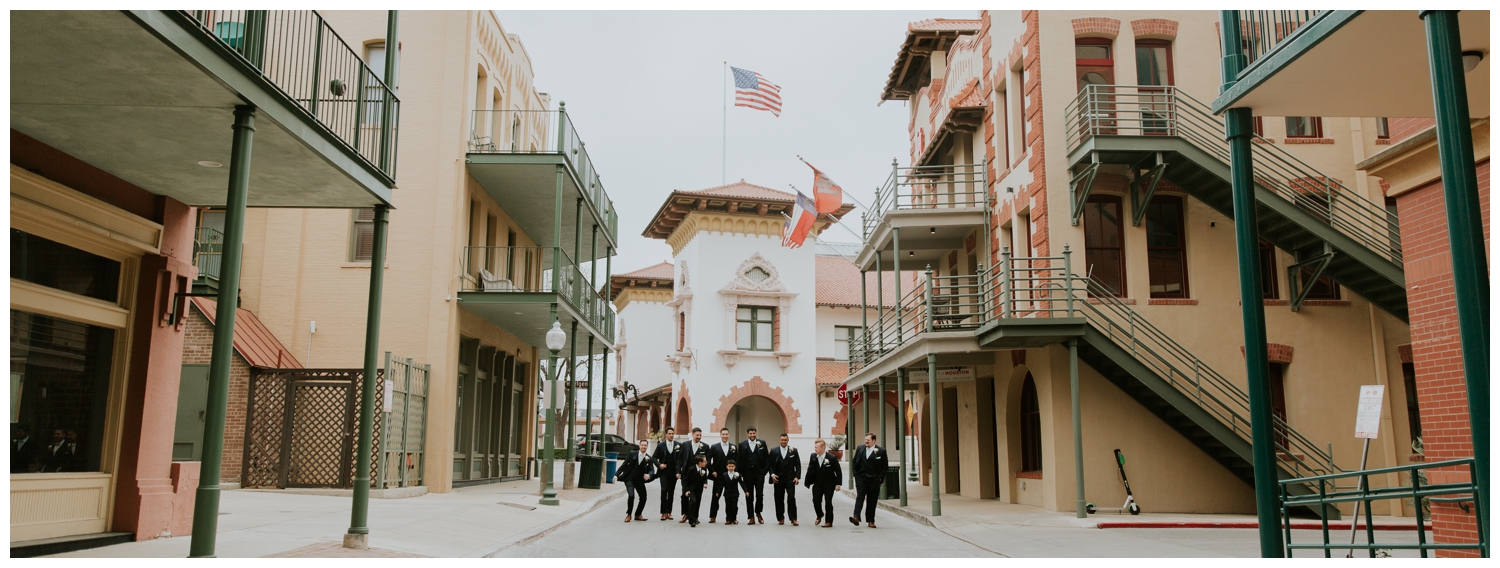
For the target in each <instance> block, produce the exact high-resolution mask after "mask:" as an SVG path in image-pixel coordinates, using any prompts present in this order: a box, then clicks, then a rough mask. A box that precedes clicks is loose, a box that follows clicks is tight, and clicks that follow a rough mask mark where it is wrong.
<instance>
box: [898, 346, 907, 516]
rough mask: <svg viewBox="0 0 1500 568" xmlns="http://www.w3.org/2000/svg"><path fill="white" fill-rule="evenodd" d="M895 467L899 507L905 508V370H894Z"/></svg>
mask: <svg viewBox="0 0 1500 568" xmlns="http://www.w3.org/2000/svg"><path fill="white" fill-rule="evenodd" d="M896 451H899V452H901V455H900V459H899V460H897V462H896V467H897V468H899V469H900V470H901V475H900V476H899V477H898V479H900V480H901V506H902V507H905V506H906V460H907V459H908V458H907V457H906V369H896Z"/></svg>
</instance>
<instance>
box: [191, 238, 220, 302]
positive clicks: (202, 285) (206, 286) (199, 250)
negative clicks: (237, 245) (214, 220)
mask: <svg viewBox="0 0 1500 568" xmlns="http://www.w3.org/2000/svg"><path fill="white" fill-rule="evenodd" d="M223 254H224V234H223V233H220V232H219V231H218V230H217V229H214V228H213V227H198V230H197V232H196V233H194V235H193V266H196V267H198V279H197V280H194V281H193V292H194V293H196V294H205V293H213V292H218V291H219V266H220V264H221V263H222V262H223Z"/></svg>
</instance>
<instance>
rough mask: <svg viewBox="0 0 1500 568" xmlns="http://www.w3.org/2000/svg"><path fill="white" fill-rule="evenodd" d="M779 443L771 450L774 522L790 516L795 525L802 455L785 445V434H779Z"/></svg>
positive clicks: (781, 521)
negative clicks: (774, 507)
mask: <svg viewBox="0 0 1500 568" xmlns="http://www.w3.org/2000/svg"><path fill="white" fill-rule="evenodd" d="M780 441H781V445H779V446H777V447H776V449H774V450H771V454H770V460H771V461H770V463H771V470H770V471H771V488H772V489H771V500H772V501H775V502H776V524H778V525H779V524H783V523H785V522H786V521H784V520H783V519H786V518H791V520H792V526H794V527H795V526H797V482H798V481H800V480H801V479H802V456H799V455H797V449H796V448H793V447H791V446H789V445H787V437H786V434H782V435H781V440H780Z"/></svg>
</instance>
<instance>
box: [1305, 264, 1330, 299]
mask: <svg viewBox="0 0 1500 568" xmlns="http://www.w3.org/2000/svg"><path fill="white" fill-rule="evenodd" d="M1312 272H1313V269H1312V267H1311V266H1308V267H1304V268H1303V269H1302V278H1303V279H1304V280H1306V279H1307V278H1308V277H1310V276H1312ZM1305 299H1308V300H1337V299H1339V285H1338V283H1337V282H1334V281H1333V279H1332V278H1329V277H1328V275H1327V274H1324V275H1322V276H1319V277H1318V280H1317V281H1315V282H1313V283H1312V285H1311V286H1309V287H1308V291H1307V297H1306V298H1305Z"/></svg>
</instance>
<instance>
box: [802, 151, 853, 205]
mask: <svg viewBox="0 0 1500 568" xmlns="http://www.w3.org/2000/svg"><path fill="white" fill-rule="evenodd" d="M802 163H804V164H807V167H809V168H812V171H813V201H814V202H816V204H817V207H818V212H819V213H833V212H834V211H838V210H839V207H842V206H843V205H844V188H842V187H839V184H837V183H834V181H833V180H832V179H830V178H829V177H828V174H825V173H823V172H822V170H819V169H818V168H817V166H814V165H812V164H808V162H807V160H803V161H802Z"/></svg>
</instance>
